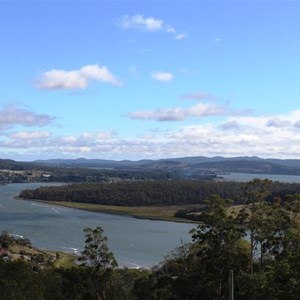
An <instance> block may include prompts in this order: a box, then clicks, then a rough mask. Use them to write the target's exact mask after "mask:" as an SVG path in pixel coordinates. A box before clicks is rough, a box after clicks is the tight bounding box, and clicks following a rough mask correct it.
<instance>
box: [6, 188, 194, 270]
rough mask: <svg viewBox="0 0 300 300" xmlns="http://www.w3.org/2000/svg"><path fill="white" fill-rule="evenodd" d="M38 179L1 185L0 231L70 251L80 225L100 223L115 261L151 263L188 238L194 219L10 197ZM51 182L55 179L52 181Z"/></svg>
mask: <svg viewBox="0 0 300 300" xmlns="http://www.w3.org/2000/svg"><path fill="white" fill-rule="evenodd" d="M41 185H49V184H42V183H14V184H8V185H3V186H0V232H2V231H3V230H6V231H8V232H9V233H11V234H16V235H21V236H23V237H26V238H29V239H30V241H31V242H32V244H33V246H36V247H39V248H42V249H48V250H54V251H64V252H71V253H80V251H81V250H82V249H83V247H84V233H83V229H84V228H86V227H92V228H95V227H96V226H101V227H102V228H103V230H104V234H105V235H106V236H107V237H108V245H109V248H110V250H111V251H112V252H113V253H114V255H115V257H116V259H117V261H118V263H119V265H120V266H127V267H144V268H150V267H152V266H154V265H157V264H158V263H159V262H161V261H162V260H163V259H164V257H165V256H166V255H168V254H169V253H170V252H171V251H172V250H174V249H175V248H176V247H178V246H180V245H181V242H190V241H191V237H190V235H189V231H190V230H191V229H192V228H195V225H193V224H185V223H175V222H165V221H152V220H142V219H136V218H133V217H130V216H119V215H112V214H104V213H94V212H89V211H84V210H78V209H72V208H66V207H61V206H55V205H48V204H43V203H38V202H34V201H30V200H26V201H25V200H18V199H14V196H16V195H17V194H18V193H19V192H20V191H21V190H23V189H35V188H37V187H39V186H41ZM53 185H54V184H53Z"/></svg>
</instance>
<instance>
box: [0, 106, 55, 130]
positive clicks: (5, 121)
mask: <svg viewBox="0 0 300 300" xmlns="http://www.w3.org/2000/svg"><path fill="white" fill-rule="evenodd" d="M54 119H55V118H54V117H51V116H49V115H46V114H36V113H34V112H32V111H30V110H27V109H22V108H19V107H16V106H6V107H4V108H2V109H0V129H9V128H12V127H14V126H17V125H21V126H26V127H31V126H45V125H48V124H50V123H51V122H52V121H53V120H54Z"/></svg>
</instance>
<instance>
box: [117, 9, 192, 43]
mask: <svg viewBox="0 0 300 300" xmlns="http://www.w3.org/2000/svg"><path fill="white" fill-rule="evenodd" d="M118 25H119V26H120V27H122V28H123V29H135V30H140V31H145V32H158V31H161V32H164V33H167V34H171V35H172V36H173V37H174V39H176V40H183V39H186V38H187V37H188V34H186V33H181V32H178V31H177V30H176V29H175V28H174V27H173V26H171V25H169V24H166V23H165V22H164V21H163V20H161V19H157V18H154V17H144V16H143V15H140V14H136V15H132V16H129V15H125V16H123V17H122V18H121V21H120V22H119V24H118Z"/></svg>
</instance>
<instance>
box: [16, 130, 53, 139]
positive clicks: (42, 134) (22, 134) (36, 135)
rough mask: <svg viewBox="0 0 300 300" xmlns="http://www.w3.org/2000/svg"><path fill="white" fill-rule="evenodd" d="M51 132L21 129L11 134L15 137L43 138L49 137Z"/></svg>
mask: <svg viewBox="0 0 300 300" xmlns="http://www.w3.org/2000/svg"><path fill="white" fill-rule="evenodd" d="M50 136H51V133H50V132H48V131H19V132H15V133H13V134H11V137H12V138H14V139H22V140H23V139H42V138H48V137H50Z"/></svg>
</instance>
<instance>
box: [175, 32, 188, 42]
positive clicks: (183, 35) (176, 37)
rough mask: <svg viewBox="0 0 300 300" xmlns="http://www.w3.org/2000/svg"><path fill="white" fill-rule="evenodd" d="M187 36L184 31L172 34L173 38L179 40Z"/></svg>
mask: <svg viewBox="0 0 300 300" xmlns="http://www.w3.org/2000/svg"><path fill="white" fill-rule="evenodd" d="M187 37H188V35H187V34H186V33H179V34H176V35H175V36H174V39H175V40H178V41H180V40H184V39H186V38H187Z"/></svg>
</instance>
